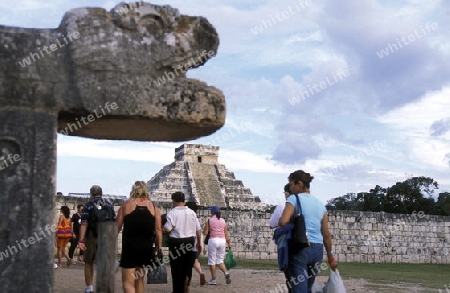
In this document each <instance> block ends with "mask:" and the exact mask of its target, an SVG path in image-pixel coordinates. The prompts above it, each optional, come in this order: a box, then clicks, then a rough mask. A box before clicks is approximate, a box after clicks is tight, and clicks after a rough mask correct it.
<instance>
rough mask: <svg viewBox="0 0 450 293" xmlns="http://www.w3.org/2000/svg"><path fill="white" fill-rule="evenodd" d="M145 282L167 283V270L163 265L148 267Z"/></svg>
mask: <svg viewBox="0 0 450 293" xmlns="http://www.w3.org/2000/svg"><path fill="white" fill-rule="evenodd" d="M147 284H167V270H166V266H165V265H160V266H157V267H156V268H150V269H149V270H148V273H147Z"/></svg>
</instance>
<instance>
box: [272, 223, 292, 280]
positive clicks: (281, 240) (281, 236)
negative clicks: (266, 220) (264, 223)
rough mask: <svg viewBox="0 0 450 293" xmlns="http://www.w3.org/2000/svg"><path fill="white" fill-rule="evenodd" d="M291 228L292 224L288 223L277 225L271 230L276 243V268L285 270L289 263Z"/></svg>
mask: <svg viewBox="0 0 450 293" xmlns="http://www.w3.org/2000/svg"><path fill="white" fill-rule="evenodd" d="M292 229H294V224H292V223H289V224H288V225H286V226H284V227H278V228H276V229H275V231H273V239H274V240H275V243H276V245H277V253H278V268H279V269H280V271H285V270H287V268H288V264H289V245H288V243H289V240H291V239H292Z"/></svg>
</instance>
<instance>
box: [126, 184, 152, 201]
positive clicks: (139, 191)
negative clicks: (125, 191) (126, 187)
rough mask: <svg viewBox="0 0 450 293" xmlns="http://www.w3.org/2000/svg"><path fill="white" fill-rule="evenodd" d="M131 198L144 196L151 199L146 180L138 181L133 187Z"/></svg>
mask: <svg viewBox="0 0 450 293" xmlns="http://www.w3.org/2000/svg"><path fill="white" fill-rule="evenodd" d="M130 198H144V199H148V200H150V194H148V191H147V184H145V182H144V181H136V182H134V184H133V186H132V187H131V192H130Z"/></svg>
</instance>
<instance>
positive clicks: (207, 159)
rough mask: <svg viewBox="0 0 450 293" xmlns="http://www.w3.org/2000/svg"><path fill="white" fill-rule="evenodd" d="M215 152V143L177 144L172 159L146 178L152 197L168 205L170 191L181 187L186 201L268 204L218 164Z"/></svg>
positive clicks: (254, 206) (224, 205)
mask: <svg viewBox="0 0 450 293" xmlns="http://www.w3.org/2000/svg"><path fill="white" fill-rule="evenodd" d="M218 156H219V147H217V146H210V145H201V144H183V145H181V146H180V147H178V148H176V149H175V161H174V162H172V163H171V164H169V165H167V166H164V167H163V168H162V169H161V171H159V172H158V173H157V174H156V175H155V176H153V178H152V179H150V181H148V182H147V184H148V189H149V192H150V194H151V197H152V200H153V201H155V202H157V203H158V204H160V205H167V204H170V205H171V204H172V200H171V194H172V193H174V192H176V191H182V192H183V193H184V194H185V195H186V201H195V202H196V203H197V204H198V205H199V206H201V207H207V206H212V205H218V206H220V207H222V208H230V209H244V210H247V209H266V208H267V207H268V205H267V204H265V203H262V202H261V200H260V198H259V197H258V196H254V195H253V194H252V192H251V191H250V189H248V188H245V187H244V184H243V183H242V181H241V180H237V179H236V178H235V177H234V174H233V172H230V171H228V170H227V168H226V167H225V165H222V164H219V162H218Z"/></svg>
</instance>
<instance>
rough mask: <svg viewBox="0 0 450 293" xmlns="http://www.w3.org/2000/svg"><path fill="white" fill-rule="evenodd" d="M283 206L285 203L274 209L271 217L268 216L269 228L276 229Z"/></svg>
mask: <svg viewBox="0 0 450 293" xmlns="http://www.w3.org/2000/svg"><path fill="white" fill-rule="evenodd" d="M285 205H286V203H284V204H279V205H277V206H276V207H275V210H274V211H273V214H272V216H270V221H269V225H270V227H271V228H275V227H278V221H279V220H280V218H281V215H282V214H283V210H284V206H285Z"/></svg>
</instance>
